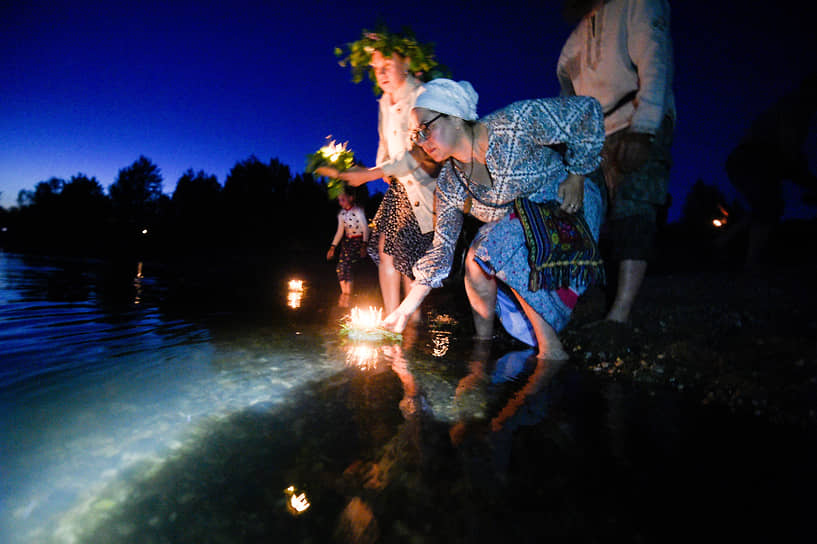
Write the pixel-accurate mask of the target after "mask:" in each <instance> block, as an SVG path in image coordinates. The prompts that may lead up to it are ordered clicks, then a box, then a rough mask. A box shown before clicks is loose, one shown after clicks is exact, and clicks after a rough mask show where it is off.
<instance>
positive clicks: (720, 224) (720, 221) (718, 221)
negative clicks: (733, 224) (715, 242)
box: [712, 219, 726, 229]
mask: <svg viewBox="0 0 817 544" xmlns="http://www.w3.org/2000/svg"><path fill="white" fill-rule="evenodd" d="M712 224H713V225H715V228H718V229H719V228H721V227H723V226H724V225H726V220H725V219H713V220H712Z"/></svg>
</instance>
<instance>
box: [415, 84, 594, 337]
mask: <svg viewBox="0 0 817 544" xmlns="http://www.w3.org/2000/svg"><path fill="white" fill-rule="evenodd" d="M480 122H481V123H483V124H484V125H486V126H487V128H488V149H487V151H486V165H487V167H488V171H489V173H490V174H491V178H492V181H493V183H492V185H491V186H490V187H489V186H483V185H479V184H477V183H475V182H473V181H471V180H469V179H468V177H467V172H464V171H462V170H461V169H460V168H459V167H457V166H456V165H455V164H454V162H453V161H451V160H449V161H447V162H446V163H445V164H444V165H443V168H442V170H441V171H440V175H439V177H438V178H437V199H438V201H437V225H436V229H435V233H434V241H433V243H432V246H431V248H430V249H429V251H428V252H427V253H426V254H425V255H424V256H423V257H422V258H421V259H420V260H419V261H418V262H417V264H416V265H415V266H414V276H415V278H416V280H417V281H418V282H419V283H420V284H422V285H426V286H429V287H440V286H441V285H442V282H443V280H444V279H445V278H446V277H447V276H448V274H449V272H450V270H451V265H452V261H453V257H454V251H455V246H456V243H457V237H458V236H459V233H460V230H461V229H462V224H463V217H464V213H465V211H464V210H466V209H467V208H468V206H470V211H469V212H468V213H470V214H471V215H473V216H474V217H476V218H477V219H479V220H480V221H483V222H484V223H485V225H483V226H482V227H481V228H480V230H479V233H478V234H477V236H476V237H475V239H474V241H473V243H472V247H473V248H475V251H476V256H477V258H478V259H479V262H480V264H481V265H482V266H483V268H485V269H486V271H488V272H489V273H492V274H494V275H495V277H496V278H497V279H498V280H500V281H501V282H502V283H504V284H505V285H507V286H509V287H512V288H513V289H514V290H516V292H518V293H519V294H520V295H521V296H522V297H523V298H524V299H525V301H526V302H528V303H529V304H530V305H531V306H532V307H533V308H534V309H535V310H536V312H537V313H539V314H540V315H541V316H542V317H543V318H544V319H545V321H546V322H547V323H548V324H550V326H552V327H553V328H554V330H556V331H560V330H561V329H563V328H564V326H565V325H566V324H567V322H568V320H569V319H570V314H571V312H572V310H573V305H574V304H575V300H571V298H570V294H569V293H564V292H561V291H562V290H560V291H547V290H544V289H540V290H538V291H535V292H532V291H530V290H529V289H528V277H529V272H530V267H529V264H528V251H527V247H526V245H525V235H524V232H523V229H522V225H521V223H520V221H519V220H518V219H517V218H516V217H515V215H514V214H512V213H510V212H512V211H513V203H514V200H515V199H516V198H517V197H527V198H529V199H530V200H532V201H534V202H544V201H545V200H561V199H559V198H558V196H557V191H558V188H559V184H561V182H562V181H564V180H565V179H566V178H567V175H568V173H575V174H580V175H588V174H589V173H591V172H593V170H595V169H596V168H597V167H598V165H599V163H600V160H601V159H600V152H601V148H602V145H603V143H604V124H603V115H602V111H601V107H600V106H599V103H598V101H596V100H595V99H593V98H590V97H571V98H546V99H540V100H526V101H521V102H516V103H514V104H511V105H510V106H508V107H506V108H504V109H502V110H499V111H497V112H495V113H493V114H491V115H488V116H486V117H484V118H483V119H482V120H481V121H480ZM602 211H603V210H602V196H601V192H600V191H599V188H598V186H597V185H596V184H595V183H593V182H592V181H590V180H589V179H586V180H585V184H584V205H583V209H582V211H581V212H579V213H584V217H585V220H586V221H587V224H588V226H589V227H590V230H591V232H592V235H593V237H594V239H596V240H598V234H599V228H600V226H601V220H602ZM570 289H571V291H572V293H573V295H572V296H573V297H577V296H578V295H580V294H581V293H582V292H583V291H584V288H582V287H579V286H573V285H571V287H570ZM497 295H498V300H497V313H498V315H499V317H500V320H501V321H502V324H503V326H505V328H506V329H508V332H509V333H511V334H512V335H514V336H516V337H517V338H519V339H520V340H522V341H524V342H526V343H528V344H530V345H535V344H536V341H535V337H534V336H533V334H532V329H531V328H530V323H529V322H527V319H526V318H524V313H522V311H521V308H520V307H518V305H517V303H516V301H515V298H514V297H513V295H512V294H509V293H507V292H505V291H504V290H502V289H500V290H499V292H498V293H497Z"/></svg>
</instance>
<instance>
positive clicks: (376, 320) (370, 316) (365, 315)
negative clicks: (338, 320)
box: [350, 306, 383, 330]
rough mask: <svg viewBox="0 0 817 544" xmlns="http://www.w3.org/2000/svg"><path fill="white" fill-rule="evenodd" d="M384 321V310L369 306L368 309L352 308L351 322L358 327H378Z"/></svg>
mask: <svg viewBox="0 0 817 544" xmlns="http://www.w3.org/2000/svg"><path fill="white" fill-rule="evenodd" d="M381 321H383V310H382V309H380V308H375V307H374V306H369V309H368V310H363V309H361V308H358V307H354V308H352V313H351V317H350V324H351V325H352V327H354V328H356V329H364V330H367V329H376V328H377V326H378V325H380V322H381Z"/></svg>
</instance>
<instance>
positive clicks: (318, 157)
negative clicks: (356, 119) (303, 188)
mask: <svg viewBox="0 0 817 544" xmlns="http://www.w3.org/2000/svg"><path fill="white" fill-rule="evenodd" d="M330 138H331V136H330ZM328 139H329V138H327V140H328ZM348 143H349V142H344V143H342V144H336V143H335V140H332V141H330V142H327V144H326V145H325V146H323V147H322V148H320V149H318V150H317V151H316V152H314V153H310V154H309V155H307V156H306V173H307V174H311V173H313V172H314V171H315V170H317V169H318V168H320V167H321V166H331V167H332V168H335V169H336V170H337V171H338V172H345V171H346V170H348V169H349V168H351V167H352V166H354V165H355V154H354V153H353V152H352V150H351V149H347V148H346V145H347V144H348ZM344 189H346V182H345V181H343V180H340V179H336V178H329V181H328V182H327V183H326V191H327V192H328V193H329V198H330V199H335V198H337V197H338V195H340V194H341V193H342V192H343V191H344Z"/></svg>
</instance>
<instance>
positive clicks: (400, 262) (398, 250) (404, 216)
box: [368, 181, 434, 279]
mask: <svg viewBox="0 0 817 544" xmlns="http://www.w3.org/2000/svg"><path fill="white" fill-rule="evenodd" d="M373 223H374V227H373V228H372V235H371V237H370V238H369V246H368V252H369V256H370V257H371V258H372V260H373V261H374V262H375V263H377V265H378V266H379V265H380V255H379V252H378V244H379V239H380V237H381V236H382V237H383V252H384V253H385V254H386V255H390V256H391V257H392V259H393V261H394V268H395V269H396V270H397V271H398V272H400V273H401V274H404V275H406V276H408V277H409V278H411V279H414V274H413V272H412V271H411V269H412V267H413V266H414V263H416V262H417V261H418V260H419V259H420V257H422V256H423V255H424V254H425V252H426V251H427V250H428V248H429V247H431V241H432V240H433V239H434V232H433V231H432V232H429V233H427V234H423V233H421V232H420V225H419V224H418V223H417V218H416V217H414V212H413V211H412V208H411V202H409V199H408V195H407V194H406V190H405V188H404V187H403V185H402V184H401V183H400V182H399V181H393V182H392V183H390V184H389V188H388V190H387V191H386V194H385V195H383V202H381V203H380V208H378V210H377V213H376V214H375V216H374V219H373Z"/></svg>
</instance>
